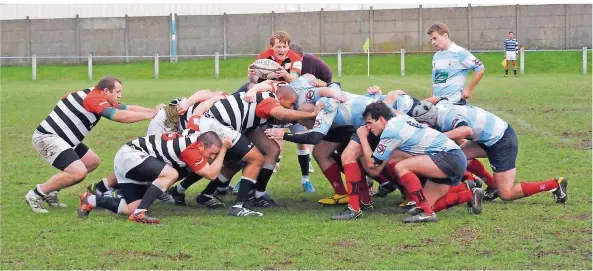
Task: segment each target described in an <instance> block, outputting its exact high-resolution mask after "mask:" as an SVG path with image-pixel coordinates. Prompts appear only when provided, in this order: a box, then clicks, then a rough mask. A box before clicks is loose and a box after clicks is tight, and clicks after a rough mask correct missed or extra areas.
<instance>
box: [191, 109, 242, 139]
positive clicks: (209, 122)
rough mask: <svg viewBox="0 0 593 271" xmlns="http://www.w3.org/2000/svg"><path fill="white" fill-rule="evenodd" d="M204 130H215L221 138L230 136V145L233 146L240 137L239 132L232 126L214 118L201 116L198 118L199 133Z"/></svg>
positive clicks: (204, 131)
mask: <svg viewBox="0 0 593 271" xmlns="http://www.w3.org/2000/svg"><path fill="white" fill-rule="evenodd" d="M206 132H215V133H216V134H217V135H218V136H219V137H220V139H222V140H224V138H226V137H231V138H232V139H233V141H232V142H233V144H232V145H231V146H235V144H236V143H237V142H238V141H239V139H240V138H241V133H240V132H237V131H235V130H233V128H231V127H228V126H226V125H224V124H222V123H220V122H219V121H218V120H217V119H215V118H212V117H207V116H202V117H201V118H200V133H206Z"/></svg>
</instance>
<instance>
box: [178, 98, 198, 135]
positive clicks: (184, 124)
mask: <svg viewBox="0 0 593 271" xmlns="http://www.w3.org/2000/svg"><path fill="white" fill-rule="evenodd" d="M198 105H200V102H197V103H195V104H192V105H191V106H190V107H189V108H188V109H187V111H186V112H185V113H184V114H183V115H181V116H179V126H180V127H179V128H180V129H181V130H185V129H187V121H188V120H189V118H190V117H191V116H192V115H193V114H194V111H195V110H196V108H197V107H198Z"/></svg>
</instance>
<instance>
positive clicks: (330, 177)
mask: <svg viewBox="0 0 593 271" xmlns="http://www.w3.org/2000/svg"><path fill="white" fill-rule="evenodd" d="M340 144H341V143H339V142H330V141H325V140H322V141H321V142H320V143H319V144H317V145H315V147H314V148H313V158H314V159H315V161H317V164H318V165H319V168H321V171H322V172H323V175H324V176H325V178H326V179H327V181H328V182H329V184H330V185H331V187H332V188H333V190H334V193H333V194H332V195H331V196H330V197H328V198H323V199H320V200H319V201H318V202H319V204H322V205H336V204H346V203H348V193H347V192H346V187H345V186H344V182H343V181H342V171H341V170H340V165H339V164H338V162H337V161H336V160H335V159H334V158H333V157H332V156H333V153H334V151H335V150H336V149H337V148H338V147H339V146H340ZM340 164H341V163H340Z"/></svg>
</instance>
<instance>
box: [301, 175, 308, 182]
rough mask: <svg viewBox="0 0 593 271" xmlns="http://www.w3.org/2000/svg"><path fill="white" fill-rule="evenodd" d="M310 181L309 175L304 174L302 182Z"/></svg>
mask: <svg viewBox="0 0 593 271" xmlns="http://www.w3.org/2000/svg"><path fill="white" fill-rule="evenodd" d="M308 181H309V175H303V176H302V177H301V183H306V182H308Z"/></svg>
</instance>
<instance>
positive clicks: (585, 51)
mask: <svg viewBox="0 0 593 271" xmlns="http://www.w3.org/2000/svg"><path fill="white" fill-rule="evenodd" d="M583 74H584V75H587V47H583Z"/></svg>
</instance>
